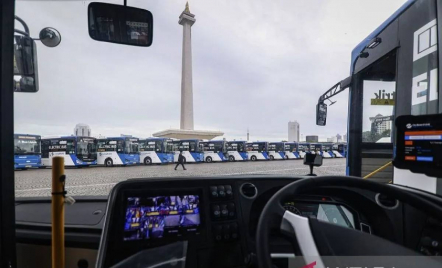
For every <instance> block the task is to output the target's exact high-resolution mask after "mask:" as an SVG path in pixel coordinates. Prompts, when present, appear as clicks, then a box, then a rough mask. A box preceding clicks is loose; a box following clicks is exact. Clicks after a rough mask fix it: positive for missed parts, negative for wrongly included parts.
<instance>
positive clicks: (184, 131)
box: [153, 3, 224, 140]
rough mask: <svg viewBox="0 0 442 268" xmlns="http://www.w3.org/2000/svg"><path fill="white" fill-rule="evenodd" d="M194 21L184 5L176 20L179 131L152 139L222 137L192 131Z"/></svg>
mask: <svg viewBox="0 0 442 268" xmlns="http://www.w3.org/2000/svg"><path fill="white" fill-rule="evenodd" d="M195 21H196V19H195V15H194V14H192V13H190V9H189V3H186V8H185V9H184V11H183V12H182V13H181V15H180V17H179V20H178V24H180V25H182V26H183V55H182V70H181V118H180V129H167V130H163V131H160V132H157V133H154V134H153V136H154V137H166V138H176V139H208V140H210V139H213V138H215V137H218V136H222V135H224V133H223V132H220V131H207V130H194V125H193V84H192V35H191V28H192V25H193V24H194V23H195Z"/></svg>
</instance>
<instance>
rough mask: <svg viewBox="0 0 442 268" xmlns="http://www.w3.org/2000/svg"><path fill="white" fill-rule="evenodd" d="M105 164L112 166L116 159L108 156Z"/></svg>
mask: <svg viewBox="0 0 442 268" xmlns="http://www.w3.org/2000/svg"><path fill="white" fill-rule="evenodd" d="M104 165H105V166H106V167H111V166H113V165H114V161H112V159H110V158H108V159H106V161H104Z"/></svg>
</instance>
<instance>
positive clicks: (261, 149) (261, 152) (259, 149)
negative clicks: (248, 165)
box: [246, 141, 269, 161]
mask: <svg viewBox="0 0 442 268" xmlns="http://www.w3.org/2000/svg"><path fill="white" fill-rule="evenodd" d="M246 146H247V147H246V148H247V153H248V157H249V160H252V161H256V160H269V154H268V142H266V141H257V142H248V143H247V144H246Z"/></svg>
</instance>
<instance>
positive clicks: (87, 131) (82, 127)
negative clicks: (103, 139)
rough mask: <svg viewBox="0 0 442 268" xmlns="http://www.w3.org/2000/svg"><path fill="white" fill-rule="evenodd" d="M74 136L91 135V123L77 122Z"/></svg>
mask: <svg viewBox="0 0 442 268" xmlns="http://www.w3.org/2000/svg"><path fill="white" fill-rule="evenodd" d="M74 136H85V137H91V136H92V131H91V128H90V127H89V125H86V124H77V125H75V128H74Z"/></svg>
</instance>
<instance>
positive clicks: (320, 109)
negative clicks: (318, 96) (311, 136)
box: [316, 102, 327, 126]
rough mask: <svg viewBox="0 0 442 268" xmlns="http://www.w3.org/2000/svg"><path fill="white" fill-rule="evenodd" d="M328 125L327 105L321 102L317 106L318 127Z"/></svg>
mask: <svg viewBox="0 0 442 268" xmlns="http://www.w3.org/2000/svg"><path fill="white" fill-rule="evenodd" d="M326 123H327V104H325V103H323V102H320V103H318V104H317V105H316V125H318V126H325V124H326Z"/></svg>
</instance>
